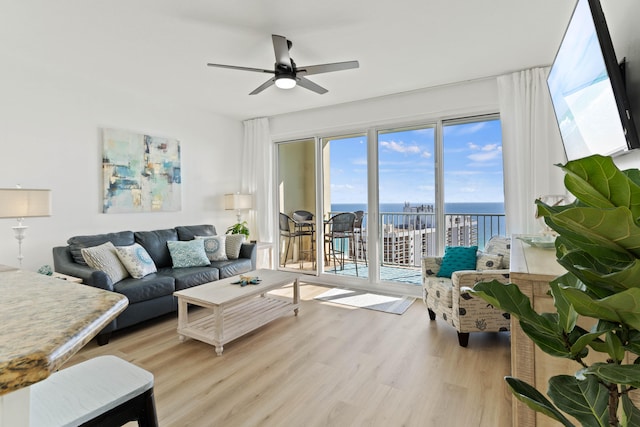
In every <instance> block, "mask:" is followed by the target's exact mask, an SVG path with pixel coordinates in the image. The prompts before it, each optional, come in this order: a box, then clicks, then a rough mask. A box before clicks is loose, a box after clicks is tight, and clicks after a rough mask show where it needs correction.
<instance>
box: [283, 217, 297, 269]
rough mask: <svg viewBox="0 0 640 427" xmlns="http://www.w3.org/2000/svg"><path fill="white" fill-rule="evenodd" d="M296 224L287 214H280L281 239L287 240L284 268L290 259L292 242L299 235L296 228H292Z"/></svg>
mask: <svg viewBox="0 0 640 427" xmlns="http://www.w3.org/2000/svg"><path fill="white" fill-rule="evenodd" d="M293 224H294V221H293V219H292V218H291V217H290V216H289V215H287V214H285V213H282V212H280V218H279V222H278V225H279V229H280V237H281V238H285V239H286V241H287V243H286V248H287V249H286V250H285V254H284V260H283V261H282V266H283V267H286V265H287V259H288V258H289V248H290V247H291V240H293V239H295V238H296V237H297V236H298V235H297V232H296V228H295V227H292V225H293Z"/></svg>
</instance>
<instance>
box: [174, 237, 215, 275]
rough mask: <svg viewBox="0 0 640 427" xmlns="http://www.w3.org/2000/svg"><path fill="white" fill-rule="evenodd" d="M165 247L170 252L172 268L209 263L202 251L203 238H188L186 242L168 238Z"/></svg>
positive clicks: (200, 265) (199, 265)
mask: <svg viewBox="0 0 640 427" xmlns="http://www.w3.org/2000/svg"><path fill="white" fill-rule="evenodd" d="M167 247H168V248H169V253H170V254H171V261H172V262H173V268H184V267H202V266H204V265H211V262H210V261H209V258H207V254H206V253H205V251H204V241H203V239H196V240H188V241H186V242H180V241H173V240H169V241H168V242H167Z"/></svg>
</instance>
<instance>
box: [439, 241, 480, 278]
mask: <svg viewBox="0 0 640 427" xmlns="http://www.w3.org/2000/svg"><path fill="white" fill-rule="evenodd" d="M477 253H478V247H477V246H447V247H446V248H445V250H444V257H442V264H441V265H440V270H439V271H438V273H437V274H436V276H437V277H451V273H453V272H454V271H460V270H475V269H476V254H477Z"/></svg>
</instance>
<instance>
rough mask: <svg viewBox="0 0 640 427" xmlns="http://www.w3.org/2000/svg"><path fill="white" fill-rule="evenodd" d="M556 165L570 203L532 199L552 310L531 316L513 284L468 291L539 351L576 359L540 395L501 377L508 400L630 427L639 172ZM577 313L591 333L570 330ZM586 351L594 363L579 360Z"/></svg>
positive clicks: (636, 379) (638, 310) (638, 375)
mask: <svg viewBox="0 0 640 427" xmlns="http://www.w3.org/2000/svg"><path fill="white" fill-rule="evenodd" d="M559 166H560V167H561V168H562V169H563V170H564V171H565V172H566V175H565V179H564V184H565V187H566V188H567V190H568V191H569V192H570V193H572V194H573V195H574V196H575V197H576V200H575V201H574V202H573V203H571V204H568V205H564V206H549V205H546V204H545V203H543V202H541V201H540V200H537V201H536V205H537V212H538V215H539V216H544V218H545V222H546V223H547V225H548V226H549V227H550V228H552V229H553V230H555V231H556V232H557V233H558V237H557V238H556V241H555V250H556V257H557V260H558V263H560V264H561V265H562V266H563V267H564V268H565V269H566V270H567V273H566V274H564V275H562V276H559V277H557V278H556V279H555V280H553V281H552V282H551V283H550V288H551V294H552V296H553V299H554V305H555V309H556V312H555V313H543V314H538V313H536V312H535V311H534V310H533V309H532V307H531V302H530V300H529V299H528V297H527V296H525V295H524V294H523V293H522V292H520V289H519V288H518V287H517V286H516V285H515V284H507V285H504V284H502V283H499V282H495V281H494V282H486V283H479V284H477V285H476V286H475V288H474V290H473V293H474V294H476V295H478V296H480V297H482V298H483V299H485V300H486V301H487V302H489V303H491V304H493V305H494V306H496V307H499V308H500V309H503V310H505V311H508V312H509V313H511V315H512V316H513V317H515V318H516V319H517V320H518V321H519V324H520V326H521V328H522V330H523V332H524V333H525V334H527V336H529V338H531V340H532V341H533V342H534V343H535V345H536V346H538V347H539V348H540V350H542V351H544V352H546V353H548V354H550V355H552V356H555V357H563V358H567V359H571V360H574V361H575V362H576V371H575V372H570V373H567V375H557V376H554V377H552V378H550V379H549V384H548V391H547V396H548V398H547V396H545V395H543V394H542V393H541V392H539V391H538V390H536V389H535V388H534V387H533V386H531V385H529V384H527V383H526V382H524V381H521V380H519V379H517V378H513V377H506V378H505V380H506V381H507V383H508V385H509V387H510V388H511V391H512V393H513V394H514V396H515V397H516V398H517V399H519V400H521V401H522V402H524V403H525V404H527V405H528V406H529V407H530V408H532V409H533V410H535V411H537V412H541V413H543V414H545V415H547V416H549V417H551V418H553V419H555V420H557V421H558V422H560V423H562V424H563V425H565V426H572V425H574V424H572V422H571V421H569V419H568V418H567V417H566V415H565V414H569V415H571V416H573V417H575V419H576V420H578V421H579V422H580V423H582V425H584V426H639V425H640V411H639V410H638V409H637V408H636V406H635V405H634V404H633V402H632V401H631V399H630V397H629V391H631V390H634V389H636V388H640V364H639V363H640V359H638V358H637V356H638V355H640V171H638V170H637V169H634V170H627V171H621V170H619V169H618V168H617V167H616V166H615V164H614V163H613V161H612V159H611V158H610V157H603V156H599V155H594V156H590V157H586V158H583V159H579V160H575V161H570V162H568V163H567V164H566V165H559ZM579 316H580V317H581V318H591V319H592V320H593V321H594V322H595V325H594V327H593V328H592V329H591V330H585V329H583V328H581V327H580V326H578V325H577V319H578V317H579ZM585 320H586V319H585ZM590 352H597V353H601V357H599V358H598V360H602V361H603V362H599V363H593V364H590V365H589V364H587V363H586V362H585V357H586V356H587V354H588V353H590ZM627 353H629V354H630V355H631V357H630V358H627ZM627 360H631V364H629V363H627ZM571 374H573V375H571Z"/></svg>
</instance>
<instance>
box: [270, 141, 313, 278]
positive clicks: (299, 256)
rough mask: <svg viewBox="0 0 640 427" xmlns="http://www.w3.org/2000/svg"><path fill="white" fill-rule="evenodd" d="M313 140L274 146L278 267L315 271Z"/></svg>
mask: <svg viewBox="0 0 640 427" xmlns="http://www.w3.org/2000/svg"><path fill="white" fill-rule="evenodd" d="M315 157H316V156H315V139H308V140H302V141H294V142H288V143H282V144H278V167H277V170H278V207H279V212H278V219H279V221H278V224H279V235H280V239H279V265H280V267H281V268H284V269H290V270H293V269H295V270H303V271H306V272H309V273H315V272H316V271H317V263H316V252H317V251H316V248H317V242H316V228H315V224H316V222H315V216H316V172H315V171H316V168H315V164H316V161H315Z"/></svg>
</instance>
